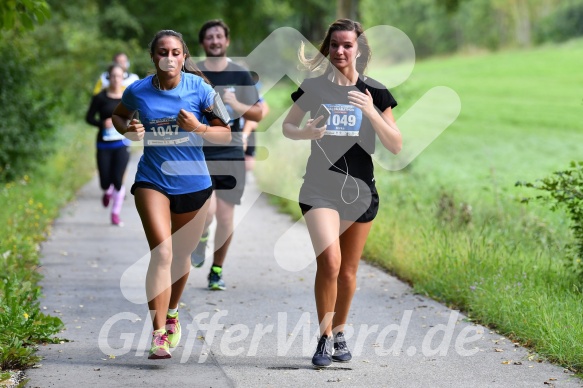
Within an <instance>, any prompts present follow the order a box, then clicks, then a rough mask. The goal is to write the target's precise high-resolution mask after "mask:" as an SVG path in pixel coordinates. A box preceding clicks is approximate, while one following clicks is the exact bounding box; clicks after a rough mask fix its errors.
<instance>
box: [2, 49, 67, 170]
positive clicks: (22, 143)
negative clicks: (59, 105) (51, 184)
mask: <svg viewBox="0 0 583 388" xmlns="http://www.w3.org/2000/svg"><path fill="white" fill-rule="evenodd" d="M29 59H30V58H27V56H26V55H25V52H24V51H23V50H22V49H21V48H20V47H18V46H15V45H11V44H9V43H8V42H6V43H5V42H2V43H0V60H1V61H2V66H0V80H2V88H1V89H0V138H1V139H2V141H1V142H0V181H9V180H12V179H14V178H15V177H17V176H19V175H22V174H23V173H24V172H26V171H27V169H29V168H31V167H32V166H34V165H35V164H36V163H39V162H41V161H42V160H43V159H44V158H45V157H46V156H47V154H49V153H50V151H51V147H52V145H51V142H52V139H53V134H54V131H55V124H54V121H53V114H52V110H53V108H54V102H52V101H51V100H50V95H51V93H50V91H49V90H48V88H47V84H46V83H45V82H42V81H41V80H39V79H38V78H37V77H36V75H35V72H34V69H31V67H30V66H31V64H30V62H29V61H28V60H29Z"/></svg>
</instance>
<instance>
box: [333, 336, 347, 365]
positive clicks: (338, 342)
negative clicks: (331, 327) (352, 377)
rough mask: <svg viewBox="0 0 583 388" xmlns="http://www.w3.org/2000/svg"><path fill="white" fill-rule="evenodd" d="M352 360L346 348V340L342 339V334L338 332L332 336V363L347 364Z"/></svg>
mask: <svg viewBox="0 0 583 388" xmlns="http://www.w3.org/2000/svg"><path fill="white" fill-rule="evenodd" d="M350 360H352V354H350V350H348V346H346V339H344V333H343V332H341V331H339V332H338V333H336V335H334V355H333V356H332V361H336V362H348V361H350Z"/></svg>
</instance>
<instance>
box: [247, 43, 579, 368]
mask: <svg viewBox="0 0 583 388" xmlns="http://www.w3.org/2000/svg"><path fill="white" fill-rule="evenodd" d="M582 61H583V40H574V41H571V42H567V43H565V44H563V45H559V46H544V47H539V48H536V49H532V50H521V51H509V52H499V53H495V54H481V55H476V56H453V57H448V58H439V59H431V60H427V61H423V62H419V63H417V64H416V67H415V69H414V71H413V73H412V75H411V77H410V78H409V79H408V80H407V81H406V82H405V83H404V84H402V85H399V86H398V87H396V88H393V89H392V92H393V94H394V95H395V97H396V98H397V100H398V102H399V106H398V107H397V108H396V109H395V111H394V113H395V116H396V117H397V118H398V117H399V116H400V115H402V114H403V113H404V112H406V111H407V109H408V108H409V107H411V106H413V104H414V103H415V102H416V101H417V100H418V99H419V98H421V96H422V95H423V94H424V93H425V92H426V91H427V90H429V89H431V88H432V87H434V86H447V87H449V88H452V89H453V90H454V91H455V92H457V93H458V95H459V96H460V99H461V102H462V112H461V114H460V116H459V118H458V119H457V120H456V121H455V122H454V123H453V125H452V126H450V127H449V128H448V129H447V130H446V131H445V132H444V133H443V134H442V135H441V136H440V137H438V138H437V139H436V140H435V141H434V142H433V143H431V144H430V145H429V146H428V147H427V148H426V149H425V150H424V152H423V153H422V154H421V155H420V156H419V157H418V158H417V159H415V161H413V163H411V165H409V166H408V167H407V168H406V169H404V170H402V171H399V172H391V171H386V170H384V169H383V168H382V167H381V166H380V165H377V166H376V174H375V175H376V178H377V187H378V191H379V193H380V197H381V209H380V212H379V215H378V217H377V219H376V220H375V224H374V226H373V229H372V232H371V235H370V237H369V240H368V242H367V245H366V247H365V252H364V256H365V258H366V259H367V260H369V261H371V262H374V263H376V264H378V265H380V266H382V267H383V268H385V269H386V270H387V271H390V272H392V273H394V274H395V275H397V276H398V277H399V278H401V279H403V280H405V281H407V282H409V283H410V284H412V285H413V287H414V289H415V290H416V292H419V293H422V294H425V295H428V296H430V297H432V298H434V299H437V300H439V301H442V302H444V303H446V304H448V305H449V306H451V307H452V308H456V309H460V310H463V311H464V312H465V313H466V314H468V315H469V317H470V319H472V320H475V321H476V322H479V323H481V324H485V325H488V326H489V327H491V328H494V329H495V330H497V331H498V332H499V333H501V334H503V335H507V336H509V337H510V338H512V339H513V340H515V341H517V342H520V343H521V344H523V345H526V346H528V347H530V348H531V349H532V350H533V351H535V352H537V354H538V356H540V357H543V358H546V359H548V360H550V361H553V362H556V363H558V364H560V365H563V366H565V367H567V368H569V369H571V370H572V371H577V372H578V373H582V372H583V341H582V340H581V339H582V338H583V314H582V313H583V292H582V288H583V285H581V284H580V283H578V280H577V278H576V277H575V276H574V274H573V273H570V272H569V271H568V270H566V268H565V267H564V265H563V259H564V257H565V256H566V255H567V251H566V249H565V245H566V244H567V243H571V242H573V240H572V239H573V237H572V235H571V231H570V229H569V220H568V217H567V215H566V214H564V213H561V212H557V213H551V212H550V211H548V210H546V209H544V208H543V207H542V206H540V205H538V204H534V203H533V204H530V205H528V206H526V205H524V204H521V203H520V202H519V200H520V199H521V198H523V197H525V196H532V195H534V194H536V193H534V192H532V191H529V190H527V189H525V188H517V187H515V186H514V183H515V182H516V181H525V180H526V181H534V180H536V179H537V178H543V177H545V176H548V175H549V174H550V173H552V172H553V171H556V170H560V169H564V168H566V167H567V166H568V165H569V162H570V161H572V160H580V159H582V156H581V155H582V154H581V144H583V133H582V132H581V130H580V127H581V125H580V121H581V115H582V114H583V93H582V92H581V89H580V88H579V87H578V85H581V84H582V83H583V73H581V72H580V71H579V70H578V64H579V63H581V62H582ZM558 63H560V64H561V66H556V64H558ZM386 71H387V69H385V68H381V69H372V71H371V76H373V77H375V78H377V79H379V80H382V78H383V74H384V73H383V72H386ZM294 89H295V85H290V84H289V83H287V84H285V83H282V85H281V86H280V87H278V88H277V89H275V90H272V91H270V92H269V93H268V94H266V99H267V101H268V102H269V103H270V106H274V107H276V109H275V110H274V111H275V112H276V114H282V113H283V112H284V111H285V109H287V108H289V106H290V104H291V100H290V98H289V94H290V92H291V91H292V90H294ZM267 125H270V126H269V129H267V131H266V132H265V135H264V137H263V138H262V140H261V141H264V142H265V143H264V144H267V145H268V148H269V158H268V159H267V161H269V163H258V164H257V168H256V170H257V176H258V181H259V183H260V185H261V187H262V188H263V190H264V191H265V192H267V193H270V194H272V201H274V202H275V203H277V204H278V205H279V206H280V208H281V209H282V211H286V212H288V213H290V214H292V216H293V217H294V218H296V219H297V218H299V217H300V212H299V209H298V208H297V203H295V202H294V201H295V200H297V192H298V190H299V185H300V184H301V176H302V174H303V172H304V169H305V163H306V155H307V154H308V152H309V146H308V148H306V147H305V145H303V144H301V143H302V142H297V141H296V142H293V141H291V140H288V139H285V138H283V135H282V134H281V121H275V122H273V123H268V124H267ZM401 130H402V131H403V132H404V136H405V144H404V147H407V143H406V139H407V136H406V133H405V132H406V128H401ZM263 139H264V140H263ZM305 143H308V142H305ZM290 150H291V151H292V152H290ZM386 154H387V151H385V150H383V149H382V148H381V147H380V146H378V147H377V153H376V154H375V158H377V160H381V161H382V158H383V157H384V155H386Z"/></svg>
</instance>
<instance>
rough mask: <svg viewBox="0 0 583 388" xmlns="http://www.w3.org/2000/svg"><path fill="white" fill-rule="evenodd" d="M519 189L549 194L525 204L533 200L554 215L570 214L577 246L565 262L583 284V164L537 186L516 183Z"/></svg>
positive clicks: (539, 181) (576, 165) (572, 166)
mask: <svg viewBox="0 0 583 388" xmlns="http://www.w3.org/2000/svg"><path fill="white" fill-rule="evenodd" d="M516 186H524V187H530V188H533V189H537V190H542V191H546V192H548V195H538V196H536V197H533V198H525V199H523V200H522V202H525V203H528V202H529V201H530V200H532V199H534V200H537V201H542V202H544V203H546V204H548V205H549V206H550V209H551V210H553V211H556V210H558V209H565V210H567V213H568V214H569V217H570V219H571V226H570V228H571V231H572V232H573V236H574V238H575V242H574V244H570V245H569V246H568V248H569V252H570V255H569V257H567V258H565V265H566V266H567V268H568V269H569V270H571V271H573V272H574V273H575V274H576V275H577V276H578V278H579V279H580V281H581V282H582V283H583V162H571V165H570V168H569V169H567V170H563V171H556V172H554V173H553V174H552V175H551V176H548V177H546V178H543V179H539V180H537V181H536V182H535V183H529V182H517V183H516Z"/></svg>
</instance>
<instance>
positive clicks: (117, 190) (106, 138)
mask: <svg viewBox="0 0 583 388" xmlns="http://www.w3.org/2000/svg"><path fill="white" fill-rule="evenodd" d="M123 74H124V70H123V68H122V67H121V66H120V65H118V64H117V63H114V64H112V65H111V66H109V68H108V69H107V79H108V86H107V87H106V88H105V89H103V90H102V91H101V92H99V93H97V94H96V95H94V96H93V98H92V99H91V104H90V106H89V109H88V110H87V114H86V115H85V121H87V123H89V124H91V125H94V126H96V127H97V128H98V129H99V130H98V132H97V170H98V172H99V183H100V185H101V189H102V190H103V196H102V197H101V203H102V204H103V206H104V207H108V206H109V202H110V200H111V199H112V198H113V205H112V207H111V223H112V225H117V226H123V222H122V221H121V219H120V213H121V208H122V205H123V201H124V198H125V191H126V189H125V186H124V184H123V181H124V176H125V171H126V168H127V165H128V161H129V160H130V150H129V147H128V146H129V143H130V141H129V140H127V139H126V138H125V137H123V136H122V135H120V134H119V133H118V132H117V131H116V130H115V128H114V127H113V123H112V121H111V116H112V113H113V110H114V109H115V107H116V106H117V105H118V104H119V103H120V101H121V96H122V93H123V86H122V82H123Z"/></svg>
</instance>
